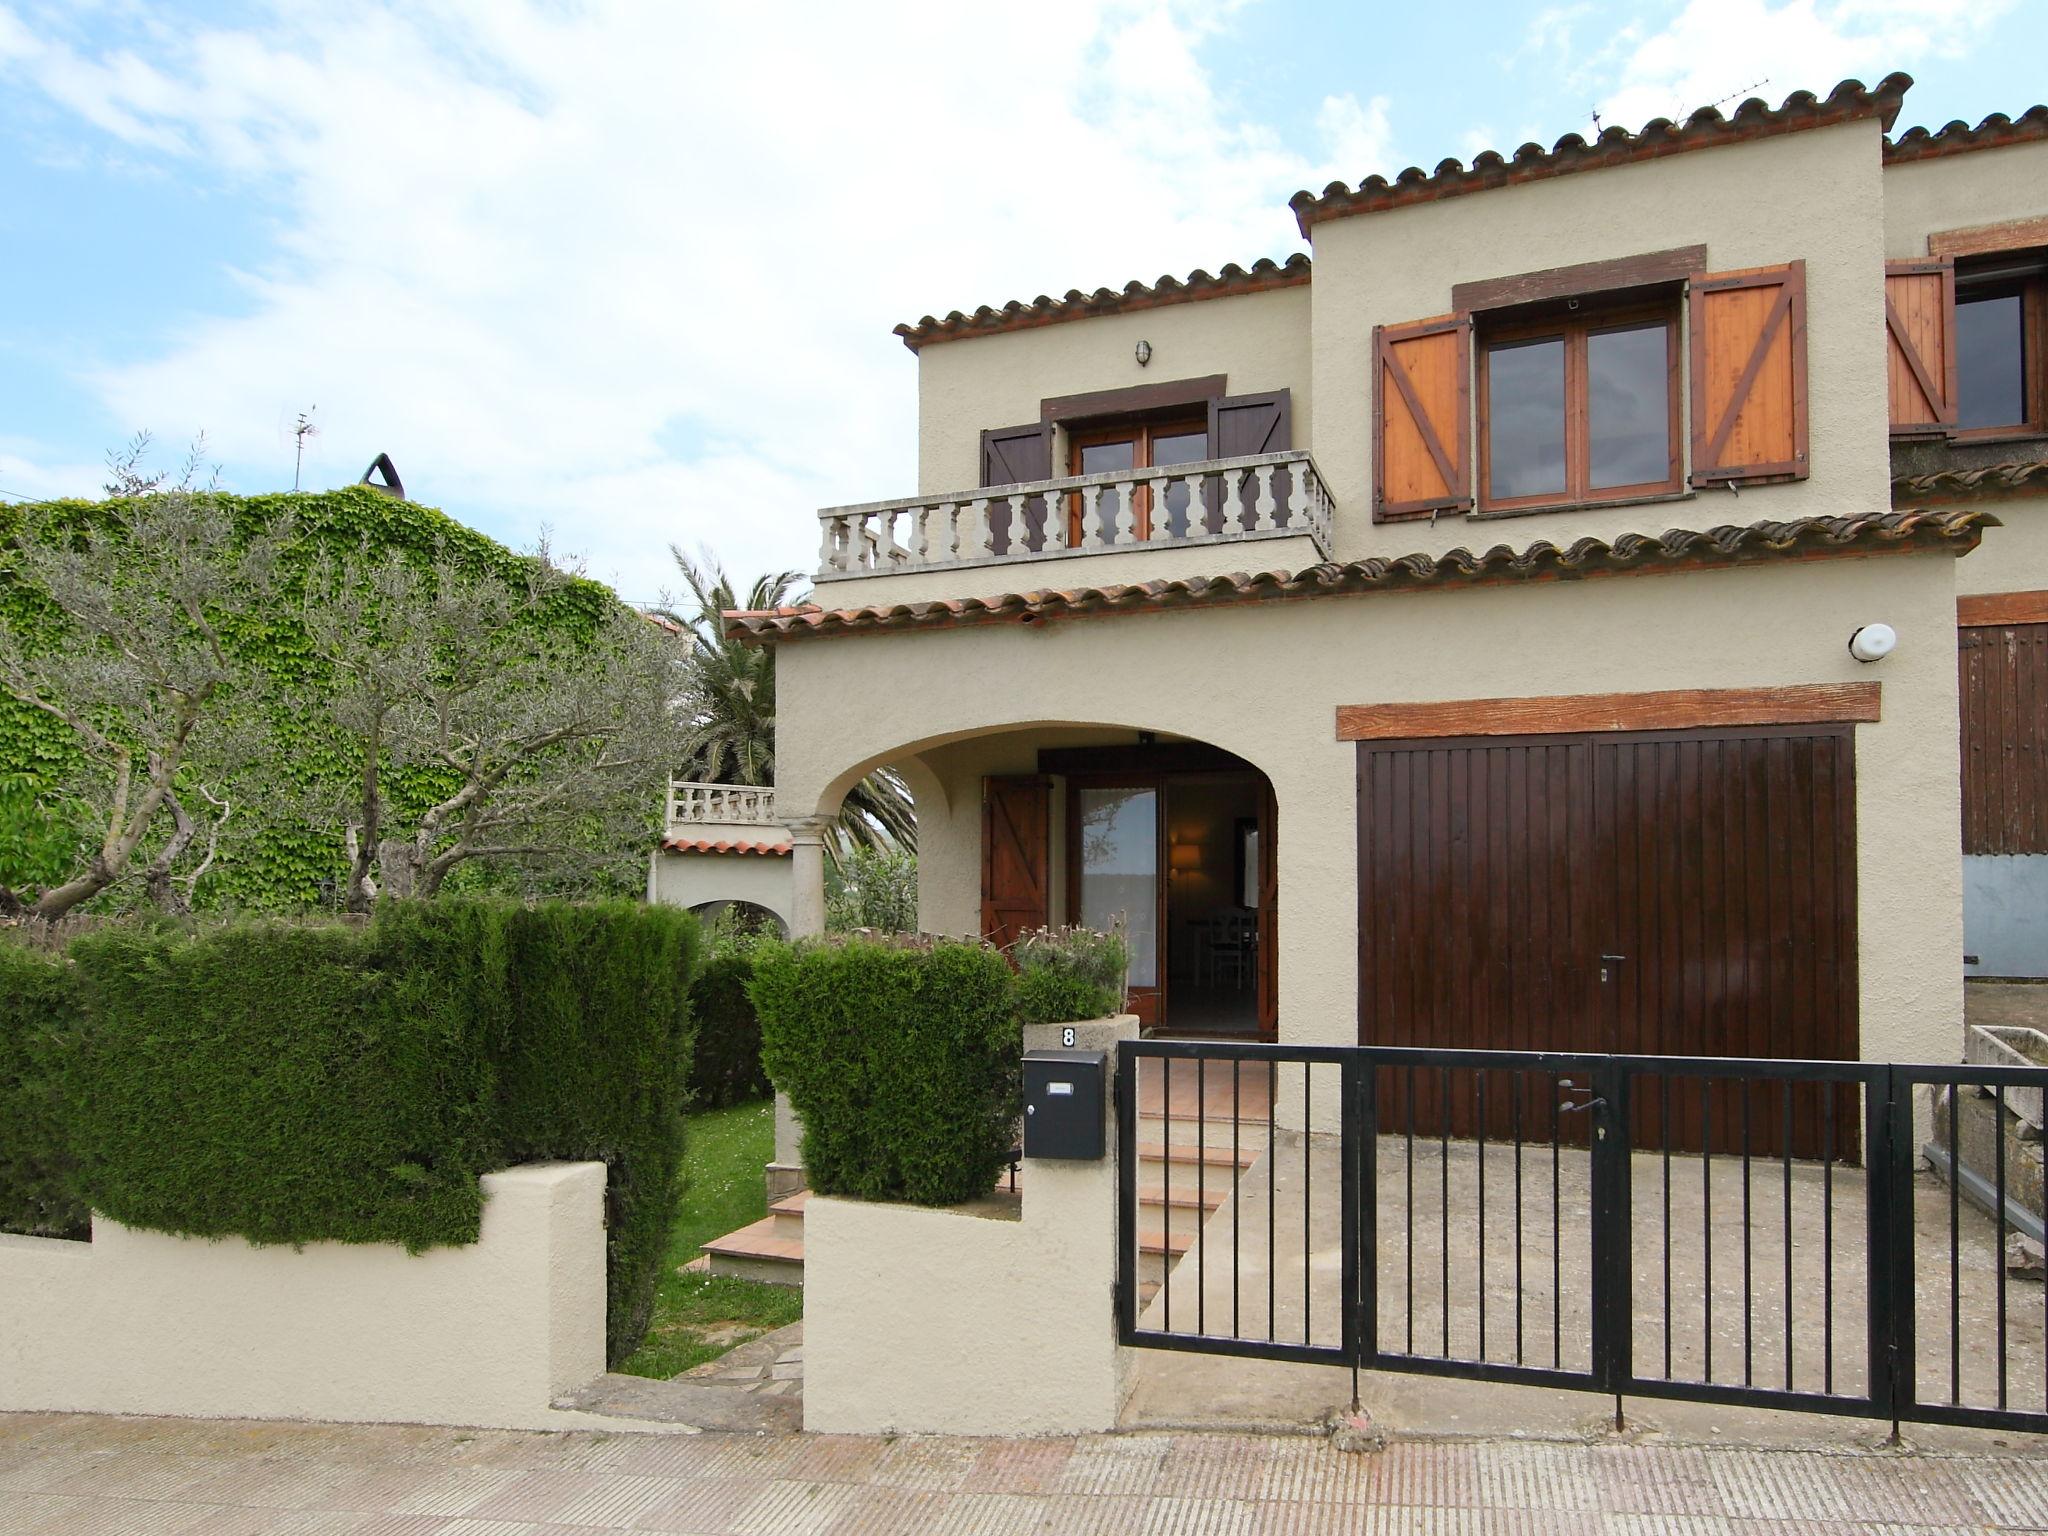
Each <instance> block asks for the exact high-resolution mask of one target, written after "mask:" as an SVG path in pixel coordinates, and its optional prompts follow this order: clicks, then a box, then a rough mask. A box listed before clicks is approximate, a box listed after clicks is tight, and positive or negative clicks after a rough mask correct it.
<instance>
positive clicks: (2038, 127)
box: [1884, 105, 2048, 165]
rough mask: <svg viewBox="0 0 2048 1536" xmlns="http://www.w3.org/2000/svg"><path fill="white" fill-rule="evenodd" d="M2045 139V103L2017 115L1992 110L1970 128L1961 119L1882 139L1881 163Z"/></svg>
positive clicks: (2047, 116) (2047, 136)
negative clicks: (1992, 111)
mask: <svg viewBox="0 0 2048 1536" xmlns="http://www.w3.org/2000/svg"><path fill="white" fill-rule="evenodd" d="M2042 139H2048V105H2040V106H2032V107H2029V108H2027V110H2026V111H2024V112H2022V113H2021V114H2020V115H2019V116H2018V117H2007V116H2006V115H2005V114H2004V113H2003V112H1994V113H1992V114H1991V115H1990V116H1989V117H1987V118H1985V119H1984V121H1983V122H1981V123H1979V124H1977V126H1976V127H1974V128H1972V127H1971V126H1970V125H1969V124H1968V123H1966V122H1964V121H1963V120H1962V119H1961V118H1956V119H1955V120H1953V121H1952V122H1948V123H1945V124H1943V125H1942V126H1941V127H1939V128H1936V129H1934V130H1933V131H1932V132H1929V131H1928V130H1927V129H1925V128H1908V129H1907V130H1906V131H1905V132H1904V133H1902V134H1900V135H1899V136H1898V138H1896V139H1889V138H1888V139H1886V140H1885V141H1884V163H1885V164H1886V165H1898V164H1900V163H1902V162H1905V161H1912V160H1932V159H1935V158H1937V157H1939V156H1941V155H1956V154H1962V153H1963V152H1964V151H1966V150H1972V149H2002V148H2004V147H2005V146H2006V145H2008V144H2026V143H2032V142H2035V141H2038V140H2042Z"/></svg>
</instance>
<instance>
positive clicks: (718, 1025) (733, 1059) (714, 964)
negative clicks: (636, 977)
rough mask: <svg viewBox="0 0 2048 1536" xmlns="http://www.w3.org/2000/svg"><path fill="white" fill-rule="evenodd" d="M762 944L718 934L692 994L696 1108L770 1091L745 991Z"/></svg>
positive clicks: (693, 1098) (757, 1030)
mask: <svg viewBox="0 0 2048 1536" xmlns="http://www.w3.org/2000/svg"><path fill="white" fill-rule="evenodd" d="M765 942H767V941H765V940H761V939H756V938H753V937H751V936H748V935H745V934H720V935H718V936H717V937H715V938H714V939H713V940H712V942H711V948H710V953H709V954H708V955H706V956H705V958H704V969H703V970H701V971H700V972H698V974H697V983H696V985H695V986H694V987H692V988H691V990H690V1011H691V1013H692V1014H694V1015H695V1016H696V1020H697V1049H696V1051H695V1053H694V1054H693V1055H692V1057H691V1067H690V1101H691V1103H692V1104H694V1105H695V1106H696V1107H698V1108H699V1109H723V1108H725V1107H726V1106H727V1105H729V1104H738V1103H741V1102H743V1101H745V1100H747V1099H758V1098H763V1097H765V1096H766V1095H768V1094H769V1093H772V1092H773V1091H774V1088H773V1085H772V1084H770V1083H769V1081H768V1071H767V1069H766V1068H765V1067H763V1066H762V1065H761V1019H760V1016H759V1015H758V1014H757V1013H755V1011H754V1000H753V998H752V997H751V996H749V995H748V992H747V988H748V986H749V985H751V984H752V982H753V980H754V960H755V956H756V955H757V954H758V953H759V952H760V949H761V946H762V944H763V943H765Z"/></svg>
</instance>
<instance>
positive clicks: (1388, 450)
mask: <svg viewBox="0 0 2048 1536" xmlns="http://www.w3.org/2000/svg"><path fill="white" fill-rule="evenodd" d="M1372 354H1373V369H1372V381H1373V382H1372V420H1373V454H1372V515H1373V519H1374V521H1376V522H1379V521H1386V520H1389V519H1394V518H1404V517H1422V516H1427V515H1428V514H1429V513H1432V512H1441V511H1463V510H1467V509H1469V508H1470V507H1471V505H1472V429H1471V421H1472V317H1471V316H1470V315H1446V316H1444V317H1443V318H1441V319H1437V320H1419V321H1416V322H1415V323H1413V324H1411V325H1379V326H1374V327H1373V332H1372Z"/></svg>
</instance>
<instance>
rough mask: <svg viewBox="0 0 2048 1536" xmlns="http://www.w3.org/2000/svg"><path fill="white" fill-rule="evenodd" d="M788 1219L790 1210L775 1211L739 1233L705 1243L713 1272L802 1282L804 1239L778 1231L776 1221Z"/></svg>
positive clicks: (780, 1282)
mask: <svg viewBox="0 0 2048 1536" xmlns="http://www.w3.org/2000/svg"><path fill="white" fill-rule="evenodd" d="M788 1219H789V1213H788V1212H771V1213H770V1214H769V1215H767V1216H764V1217H762V1218H761V1219H760V1220H759V1221H757V1222H754V1223H752V1224H751V1225H749V1226H744V1227H741V1228H740V1229H739V1231H737V1232H728V1233H726V1235H725V1236H723V1237H714V1238H713V1239H712V1240H711V1241H710V1242H708V1243H706V1244H705V1245H704V1254H705V1256H706V1257H707V1258H708V1259H709V1260H710V1261H711V1262H710V1265H709V1268H710V1270H711V1273H712V1274H714V1275H736V1276H738V1277H739V1278H741V1279H744V1280H765V1281H767V1282H768V1283H769V1284H771V1285H802V1284H803V1283H804V1244H803V1238H802V1237H801V1236H798V1237H796V1238H794V1239H792V1238H789V1237H785V1236H782V1235H781V1234H780V1232H778V1230H777V1225H776V1224H777V1223H778V1222H780V1221H787V1220H788ZM798 1219H799V1220H800V1219H801V1218H798Z"/></svg>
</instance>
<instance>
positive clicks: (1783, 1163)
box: [1778, 1077, 1792, 1392]
mask: <svg viewBox="0 0 2048 1536" xmlns="http://www.w3.org/2000/svg"><path fill="white" fill-rule="evenodd" d="M1778 1098H1779V1102H1780V1105H1781V1110H1782V1113H1781V1118H1782V1119H1783V1120H1784V1122H1785V1123H1784V1126H1783V1133H1784V1137H1785V1145H1784V1147H1783V1149H1782V1150H1783V1153H1784V1155H1783V1157H1782V1159H1781V1160H1780V1162H1779V1173H1780V1176H1781V1177H1782V1178H1783V1179H1784V1181H1785V1189H1784V1196H1785V1203H1784V1210H1785V1390H1786V1391H1787V1392H1790V1391H1791V1390H1792V1080H1791V1079H1790V1078H1789V1077H1788V1078H1785V1079H1783V1080H1782V1081H1781V1082H1780V1083H1779V1084H1778Z"/></svg>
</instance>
